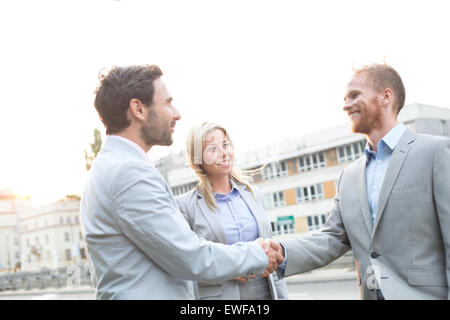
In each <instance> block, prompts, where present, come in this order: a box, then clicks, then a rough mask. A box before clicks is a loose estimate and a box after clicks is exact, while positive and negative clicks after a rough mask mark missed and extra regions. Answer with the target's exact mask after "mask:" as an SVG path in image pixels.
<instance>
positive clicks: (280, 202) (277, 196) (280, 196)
mask: <svg viewBox="0 0 450 320" xmlns="http://www.w3.org/2000/svg"><path fill="white" fill-rule="evenodd" d="M273 203H274V205H275V207H281V206H284V204H285V203H284V193H283V191H280V192H275V193H274V194H273Z"/></svg>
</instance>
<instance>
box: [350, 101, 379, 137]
mask: <svg viewBox="0 0 450 320" xmlns="http://www.w3.org/2000/svg"><path fill="white" fill-rule="evenodd" d="M380 126H381V108H380V107H379V106H376V108H375V110H373V111H370V110H369V109H368V108H367V107H366V108H364V109H361V110H360V118H359V120H357V121H352V131H353V133H362V134H369V133H370V132H371V131H372V130H373V129H376V128H379V127H380Z"/></svg>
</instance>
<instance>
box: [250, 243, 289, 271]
mask: <svg viewBox="0 0 450 320" xmlns="http://www.w3.org/2000/svg"><path fill="white" fill-rule="evenodd" d="M256 242H258V243H259V244H260V245H261V247H262V248H263V249H264V252H265V253H266V255H267V257H268V258H269V264H268V266H267V269H266V272H264V273H263V274H261V275H260V276H261V277H267V276H269V274H271V273H272V272H273V271H274V270H276V269H277V268H278V265H279V264H281V263H282V262H283V261H284V256H283V254H284V252H283V248H282V247H281V245H280V244H279V243H278V242H275V241H273V240H270V239H263V238H258V239H256Z"/></svg>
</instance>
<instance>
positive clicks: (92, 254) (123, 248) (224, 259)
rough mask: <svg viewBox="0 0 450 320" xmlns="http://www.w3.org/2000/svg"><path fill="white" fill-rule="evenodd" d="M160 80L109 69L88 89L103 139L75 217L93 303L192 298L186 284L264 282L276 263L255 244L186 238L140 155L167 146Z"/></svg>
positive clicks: (168, 125) (167, 115) (160, 182)
mask: <svg viewBox="0 0 450 320" xmlns="http://www.w3.org/2000/svg"><path fill="white" fill-rule="evenodd" d="M161 76H162V72H161V70H160V69H159V68H158V67H157V66H132V67H114V68H113V69H112V70H111V71H110V72H109V74H108V75H106V76H103V77H101V79H100V84H99V86H98V88H97V90H96V98H95V103H94V104H95V107H96V109H97V111H98V113H99V115H100V118H101V120H102V122H103V123H104V124H105V127H106V134H107V135H108V136H107V138H106V141H105V143H104V144H103V146H102V149H101V151H100V153H99V154H98V156H97V158H96V159H95V160H94V162H93V164H92V168H91V170H90V172H89V177H88V181H87V184H86V188H85V191H84V194H83V197H82V202H81V213H80V214H81V224H82V233H83V236H84V238H85V240H86V243H87V252H88V257H89V266H90V270H91V277H92V281H93V284H94V286H95V288H96V297H97V299H193V298H194V291H193V283H192V281H189V280H196V281H226V280H230V279H234V278H237V277H241V276H249V275H254V274H262V275H263V276H268V275H269V274H270V272H272V271H273V270H274V269H275V268H276V267H277V265H278V264H279V263H281V262H282V261H283V257H282V256H281V255H279V254H278V253H277V251H276V250H274V249H272V247H274V246H273V244H272V247H271V246H269V245H268V244H267V243H264V240H262V239H258V240H256V241H254V242H249V243H237V244H235V245H233V246H227V245H223V244H219V243H213V242H208V241H206V240H204V239H201V238H199V237H198V236H197V235H196V234H195V233H194V232H192V231H191V229H190V227H189V225H188V223H187V222H186V220H185V219H184V218H183V216H182V215H181V213H180V212H179V210H178V206H177V203H176V201H175V199H174V197H173V194H172V192H171V190H170V188H169V186H168V185H167V183H166V181H165V180H164V179H163V177H162V176H161V175H160V174H159V172H158V171H157V170H156V168H155V167H154V166H153V164H152V163H151V161H150V159H149V157H148V155H147V152H148V151H149V150H150V148H151V147H152V146H154V145H170V144H172V133H173V130H174V127H175V123H176V121H178V120H179V119H180V114H179V113H178V111H177V110H176V109H175V108H174V107H173V106H172V97H171V96H170V95H169V93H168V91H167V89H166V86H165V84H164V82H163V81H162V80H161ZM274 248H275V249H277V248H276V247H274Z"/></svg>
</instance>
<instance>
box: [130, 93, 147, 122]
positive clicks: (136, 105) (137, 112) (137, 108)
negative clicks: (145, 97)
mask: <svg viewBox="0 0 450 320" xmlns="http://www.w3.org/2000/svg"><path fill="white" fill-rule="evenodd" d="M144 110H145V106H144V104H143V103H142V102H141V101H140V100H139V99H134V98H133V99H131V100H130V113H131V116H132V117H133V118H135V119H139V120H142V121H143V120H144V119H145V111H144Z"/></svg>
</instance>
